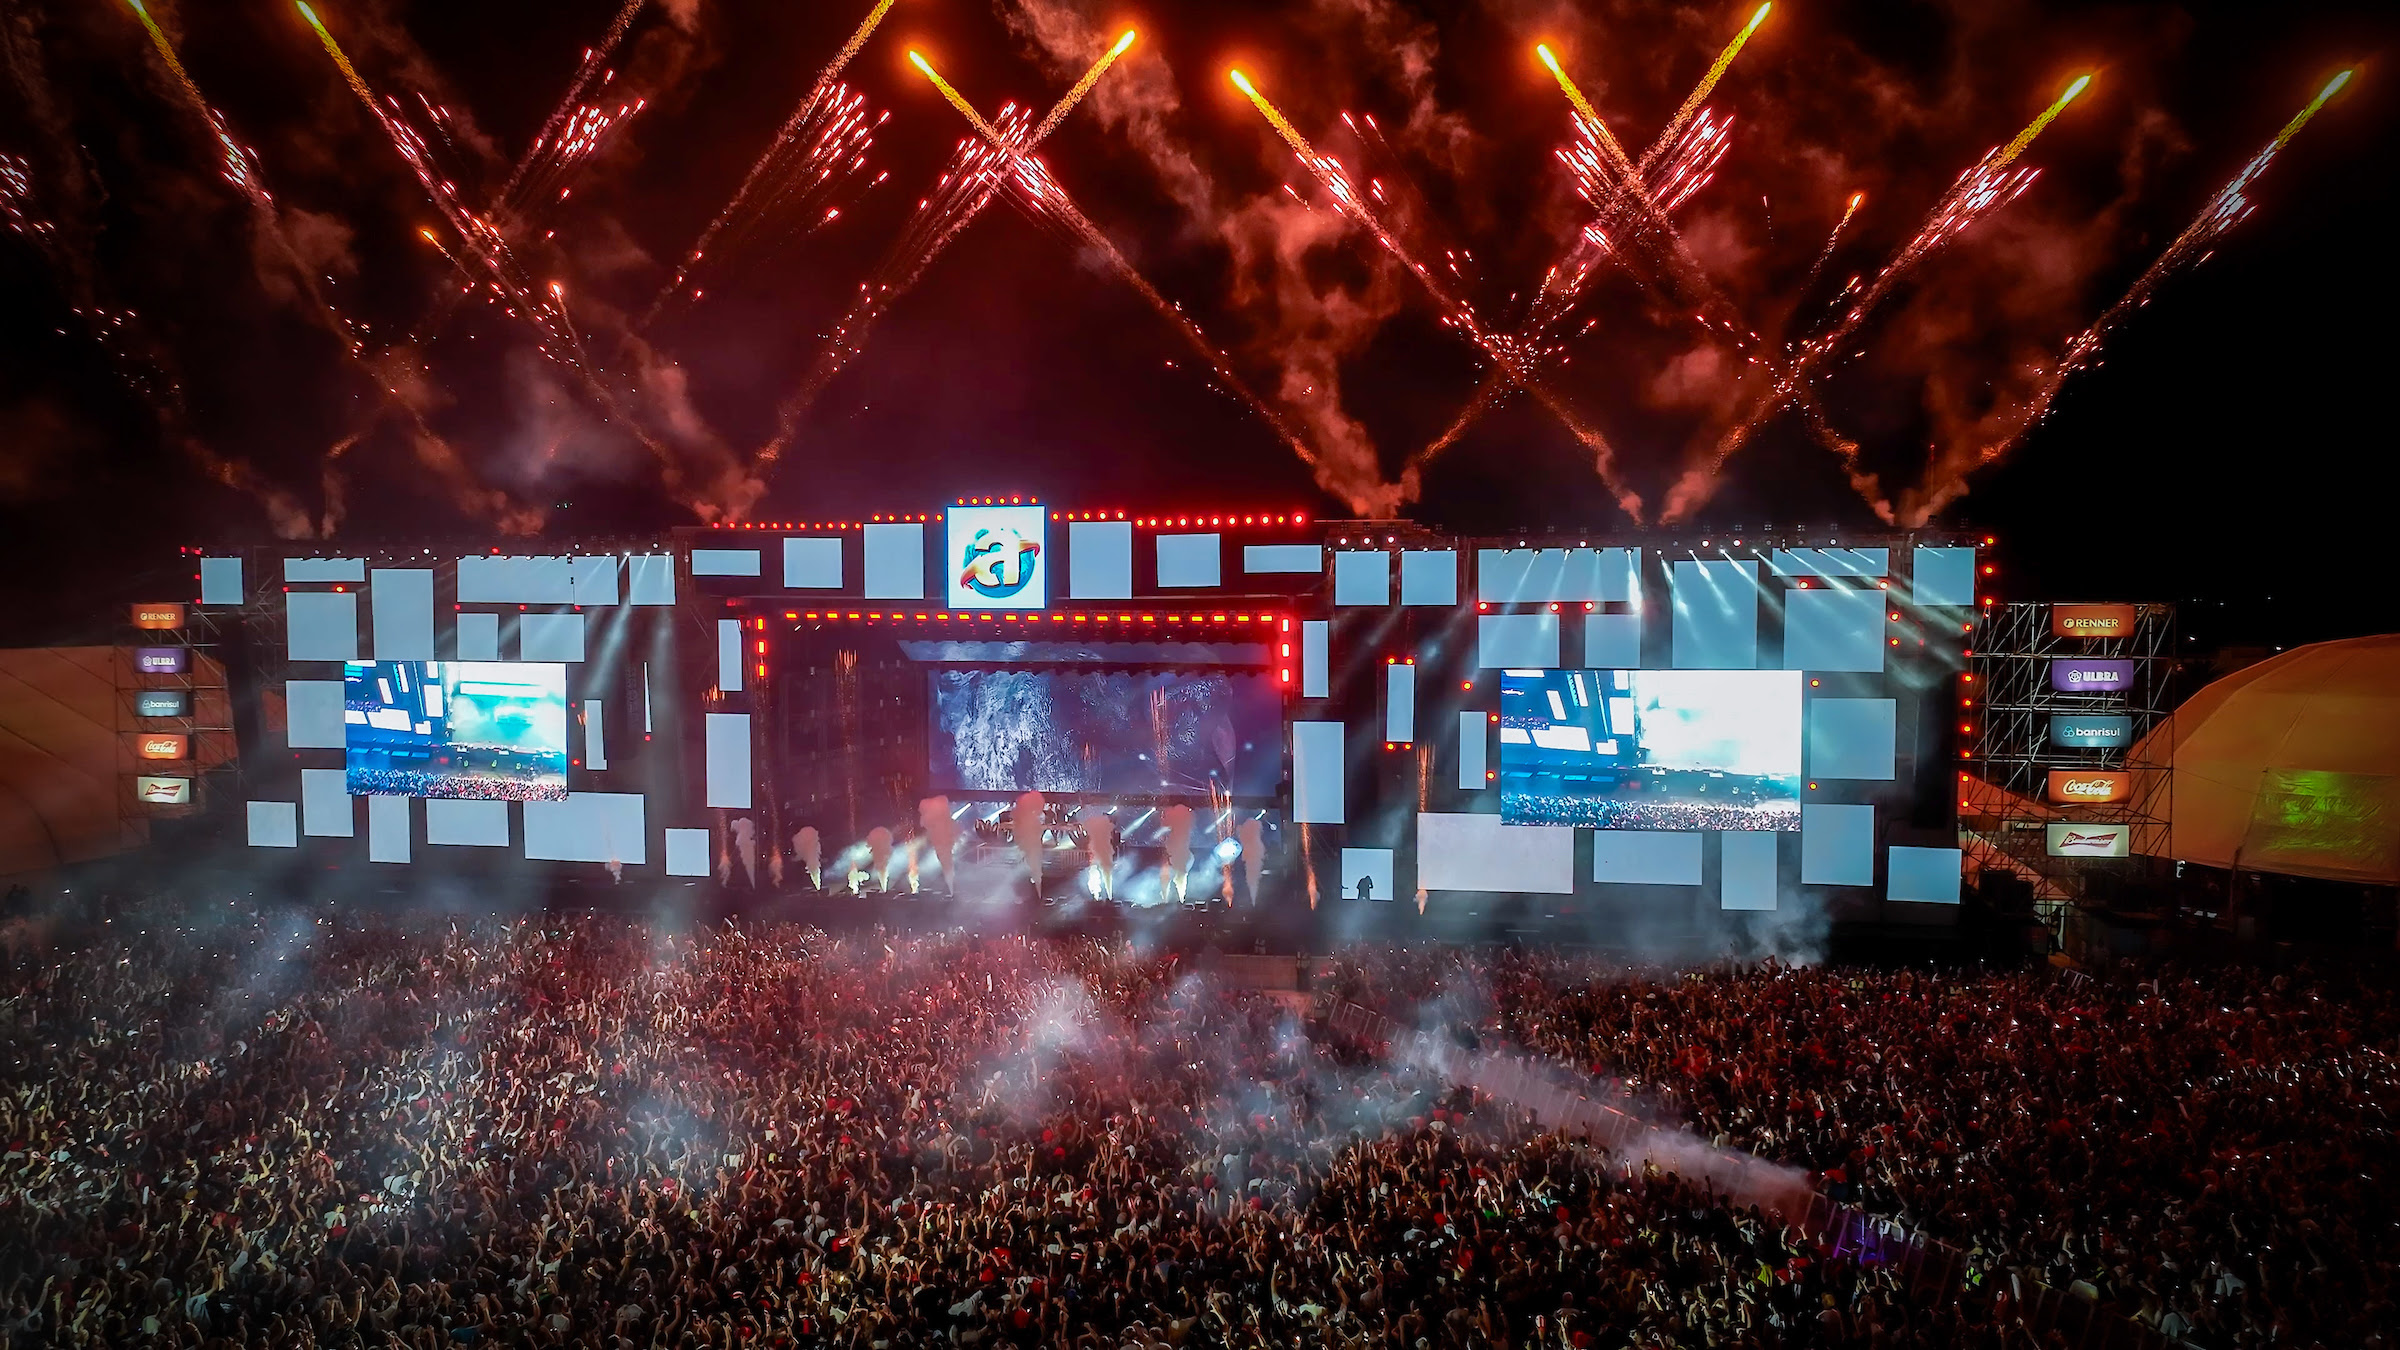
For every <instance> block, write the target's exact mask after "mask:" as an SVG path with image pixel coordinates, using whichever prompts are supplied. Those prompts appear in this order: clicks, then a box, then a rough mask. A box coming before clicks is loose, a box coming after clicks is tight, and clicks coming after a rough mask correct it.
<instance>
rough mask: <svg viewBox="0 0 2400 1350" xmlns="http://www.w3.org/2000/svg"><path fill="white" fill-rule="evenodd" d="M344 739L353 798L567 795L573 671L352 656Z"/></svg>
mask: <svg viewBox="0 0 2400 1350" xmlns="http://www.w3.org/2000/svg"><path fill="white" fill-rule="evenodd" d="M342 742H343V750H344V752H345V755H344V767H345V768H346V770H347V779H346V781H347V783H348V786H349V790H350V793H351V795H353V796H372V797H437V798H481V799H485V800H495V799H496V800H505V801H563V800H565V799H566V795H567V668H566V667H565V666H564V665H559V664H554V663H548V662H527V661H352V662H349V663H348V664H347V665H345V666H344V667H343V675H342Z"/></svg>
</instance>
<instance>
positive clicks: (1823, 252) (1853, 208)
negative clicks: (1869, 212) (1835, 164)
mask: <svg viewBox="0 0 2400 1350" xmlns="http://www.w3.org/2000/svg"><path fill="white" fill-rule="evenodd" d="M1866 199H1867V194H1865V193H1863V192H1853V193H1851V194H1850V204H1849V205H1848V206H1845V207H1843V208H1842V218H1841V219H1840V220H1837V221H1835V222H1833V233H1831V234H1829V235H1826V236H1825V247H1823V248H1821V249H1818V250H1817V256H1816V260H1815V261H1814V262H1811V263H1810V264H1809V265H1808V275H1806V276H1804V277H1802V278H1800V288H1799V290H1798V291H1797V292H1796V294H1798V295H1801V296H1806V295H1807V294H1808V292H1809V288H1810V287H1812V286H1815V285H1816V284H1817V278H1818V277H1820V276H1823V275H1824V273H1825V264H1827V263H1829V262H1831V261H1833V250H1834V247H1835V246H1836V245H1838V244H1840V243H1841V242H1842V231H1843V230H1845V229H1848V228H1849V227H1850V217H1852V216H1855V215H1857V214H1858V208H1859V205H1860V204H1861V203H1863V202H1865V201H1866Z"/></svg>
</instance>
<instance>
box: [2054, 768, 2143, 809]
mask: <svg viewBox="0 0 2400 1350" xmlns="http://www.w3.org/2000/svg"><path fill="white" fill-rule="evenodd" d="M2132 795H2133V775H2132V774H2129V773H2122V772H2118V771H2116V770H2107V769H2052V770H2051V771H2050V792H2049V796H2050V800H2052V801H2054V802H2078V803H2083V804H2087V805H2088V804H2093V803H2100V802H2121V801H2124V800H2125V799H2126V798H2128V797H2130V796H2132Z"/></svg>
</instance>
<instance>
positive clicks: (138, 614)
mask: <svg viewBox="0 0 2400 1350" xmlns="http://www.w3.org/2000/svg"><path fill="white" fill-rule="evenodd" d="M133 626H134V627H136V628H147V629H151V630H153V631H157V632H169V631H172V630H174V629H177V628H181V627H183V606H181V605H135V606H134V607H133Z"/></svg>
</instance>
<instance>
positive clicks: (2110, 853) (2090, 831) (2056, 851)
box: [2050, 824, 2133, 858]
mask: <svg viewBox="0 0 2400 1350" xmlns="http://www.w3.org/2000/svg"><path fill="white" fill-rule="evenodd" d="M2132 842H2133V827H2132V826H2130V825H2085V824H2069V825H2052V826H2051V827H2050V856H2051V857H2053V858H2123V857H2127V856H2129V855H2130V854H2131V853H2132V851H2133V850H2132V847H2131V845H2132Z"/></svg>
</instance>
